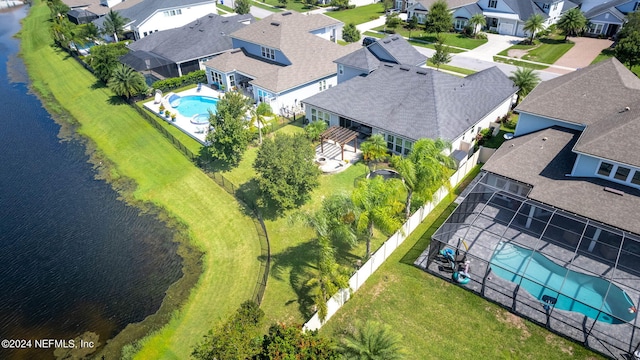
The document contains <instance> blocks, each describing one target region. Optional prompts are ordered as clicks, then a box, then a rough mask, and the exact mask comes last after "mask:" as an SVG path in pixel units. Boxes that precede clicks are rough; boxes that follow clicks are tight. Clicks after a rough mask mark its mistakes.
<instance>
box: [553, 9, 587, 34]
mask: <svg viewBox="0 0 640 360" xmlns="http://www.w3.org/2000/svg"><path fill="white" fill-rule="evenodd" d="M586 24H587V18H586V17H584V14H583V13H582V11H580V9H578V8H573V9H571V10H569V11H567V12H566V13H564V15H562V17H561V18H560V20H558V29H560V30H562V32H564V41H567V37H568V36H569V35H571V36H577V35H578V32H580V31H581V30H582V29H584V27H585V25H586Z"/></svg>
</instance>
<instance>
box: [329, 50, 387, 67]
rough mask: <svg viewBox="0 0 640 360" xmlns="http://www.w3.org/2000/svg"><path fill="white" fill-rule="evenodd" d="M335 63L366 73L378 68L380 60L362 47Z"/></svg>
mask: <svg viewBox="0 0 640 360" xmlns="http://www.w3.org/2000/svg"><path fill="white" fill-rule="evenodd" d="M335 62H336V63H338V64H344V65H347V66H349V67H353V68H357V69H362V70H365V71H367V72H372V71H373V70H375V69H377V68H378V66H380V60H378V58H377V57H376V56H375V55H373V54H372V53H371V52H370V51H369V50H367V48H364V47H363V48H361V49H358V50H356V51H354V52H352V53H350V54H347V55H345V56H343V57H341V58H339V59H337V60H336V61H335Z"/></svg>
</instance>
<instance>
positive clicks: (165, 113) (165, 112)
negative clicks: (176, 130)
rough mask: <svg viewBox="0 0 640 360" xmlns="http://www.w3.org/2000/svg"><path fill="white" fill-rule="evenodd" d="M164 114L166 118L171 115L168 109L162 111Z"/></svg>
mask: <svg viewBox="0 0 640 360" xmlns="http://www.w3.org/2000/svg"><path fill="white" fill-rule="evenodd" d="M164 116H166V117H167V119H168V118H169V116H171V112H170V111H169V110H165V111H164Z"/></svg>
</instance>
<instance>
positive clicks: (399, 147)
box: [395, 138, 402, 154]
mask: <svg viewBox="0 0 640 360" xmlns="http://www.w3.org/2000/svg"><path fill="white" fill-rule="evenodd" d="M395 150H396V152H397V153H400V154H402V139H400V138H396V149H395Z"/></svg>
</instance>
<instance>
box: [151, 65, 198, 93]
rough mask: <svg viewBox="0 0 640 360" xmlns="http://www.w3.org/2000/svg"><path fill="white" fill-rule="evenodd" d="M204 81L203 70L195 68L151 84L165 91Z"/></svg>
mask: <svg viewBox="0 0 640 360" xmlns="http://www.w3.org/2000/svg"><path fill="white" fill-rule="evenodd" d="M204 82H207V75H206V74H205V71H204V70H197V71H194V72H190V73H188V74H187V75H183V76H180V77H174V78H167V79H164V80H158V81H156V82H154V83H153V84H152V85H151V86H152V87H153V88H154V89H160V90H162V91H164V92H166V91H167V90H172V89H177V88H179V87H182V86H186V85H191V84H197V83H204Z"/></svg>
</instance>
